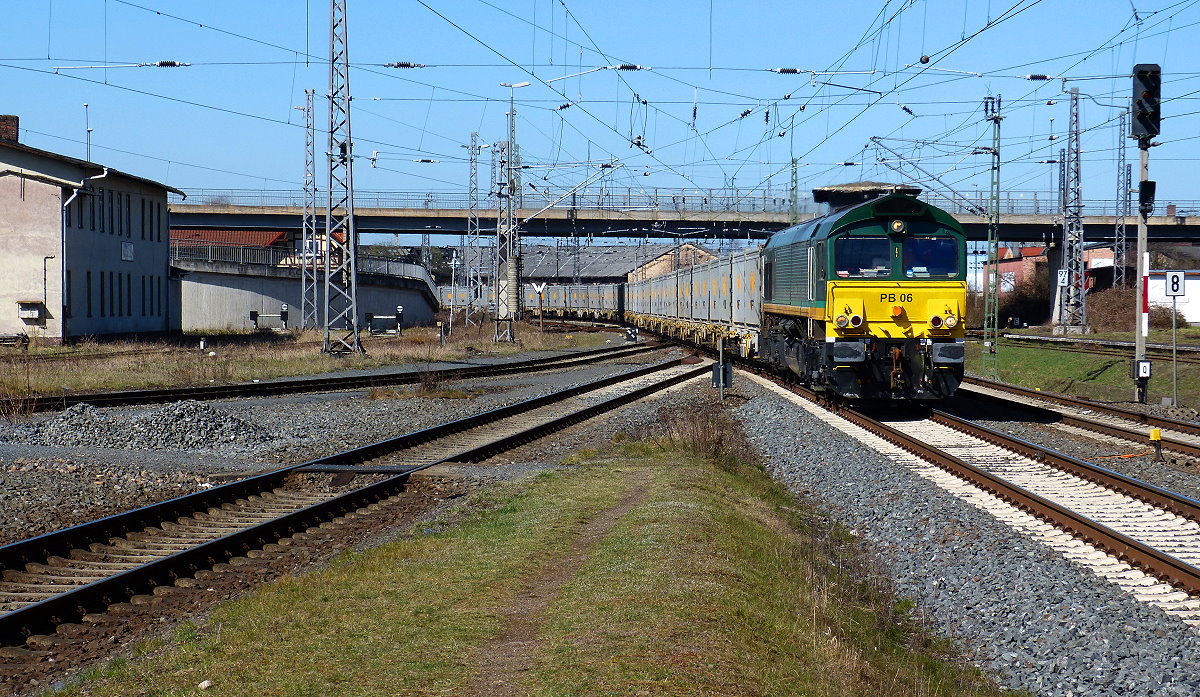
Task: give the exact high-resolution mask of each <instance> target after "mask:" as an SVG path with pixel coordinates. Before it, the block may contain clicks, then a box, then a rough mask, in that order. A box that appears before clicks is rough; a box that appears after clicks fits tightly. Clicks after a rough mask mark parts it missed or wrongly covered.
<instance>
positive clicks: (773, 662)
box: [529, 413, 1011, 697]
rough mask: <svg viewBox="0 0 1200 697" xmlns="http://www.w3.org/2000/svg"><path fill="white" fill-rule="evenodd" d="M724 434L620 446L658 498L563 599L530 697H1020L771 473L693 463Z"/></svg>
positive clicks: (699, 425) (707, 427)
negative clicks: (918, 624) (963, 655)
mask: <svg viewBox="0 0 1200 697" xmlns="http://www.w3.org/2000/svg"><path fill="white" fill-rule="evenodd" d="M715 426H725V427H728V426H732V424H729V423H720V420H719V419H718V420H716V421H713V420H711V419H706V418H705V415H704V414H702V413H701V414H697V413H692V414H683V415H677V416H676V417H675V419H674V424H673V425H669V426H668V427H669V428H674V429H675V430H677V431H678V430H684V431H689V432H691V435H690V436H688V435H686V434H685V437H684V439H683V440H684V441H685V443H684V445H685V447H682V448H681V447H679V446H680V439H678V438H670V439H668V441H670V442H668V443H666V444H665V445H667V447H665V448H664V447H662V446H663V445H664V443H662V442H659V443H658V444H657V445H652V446H647V445H646V444H645V443H634V444H630V445H626V446H623V457H622V458H618V459H617V460H616V462H618V463H620V462H627V463H633V462H636V463H639V466H643V467H650V468H653V470H654V485H653V491H652V492H651V494H650V496H649V497H648V498H647V500H646V501H645V503H644V504H643V505H641V506H639V507H638V508H637V509H635V510H634V511H632V512H631V513H630V514H629V515H627V516H625V517H624V518H623V519H622V520H621V521H619V522H618V524H617V526H616V528H615V529H614V530H613V531H612V533H611V534H610V535H609V536H608V537H607V538H606V539H605V540H604V541H603V542H602V543H601V544H599V545H598V546H597V547H596V548H595V549H594V550H593V554H592V557H591V560H590V561H589V563H588V564H587V565H585V566H584V567H583V568H582V569H581V572H580V573H579V574H577V576H576V578H575V580H574V581H573V582H571V583H568V584H567V585H565V586H564V587H563V588H562V590H561V593H560V596H559V599H558V602H557V603H556V604H555V605H554V606H553V607H552V608H551V612H550V620H549V622H548V623H547V626H546V628H545V638H544V644H543V648H542V649H541V651H540V653H539V655H538V657H537V659H538V660H537V668H536V670H535V671H534V672H533V676H532V677H531V680H530V682H529V688H530V689H529V694H531V695H540V696H545V697H550V696H555V697H562V696H567V695H589V696H590V695H655V696H656V697H657V696H661V695H764V696H766V695H772V696H777V695H821V696H838V695H905V696H910V695H998V694H1002V693H1003V694H1011V693H1006V692H1003V691H1002V690H1000V689H998V688H996V687H995V686H994V685H990V684H989V683H988V682H987V681H986V680H984V679H982V678H981V676H980V675H979V674H978V673H977V672H976V671H975V670H973V669H968V668H962V667H958V666H956V665H955V664H954V663H952V662H951V661H949V660H947V658H948V656H947V655H945V654H943V651H944V650H945V649H946V648H947V645H946V644H945V643H944V642H938V641H935V640H933V639H932V638H931V637H929V636H928V635H925V634H923V633H922V632H920V631H918V630H917V629H916V628H915V627H913V626H912V625H911V624H908V623H907V621H906V620H905V618H904V614H905V612H906V610H907V608H908V607H909V604H908V603H907V602H905V601H901V600H897V599H896V598H895V597H894V596H893V595H892V594H891V592H890V590H889V585H888V584H887V583H886V582H885V581H884V580H883V579H882V578H881V577H880V576H879V575H878V574H877V573H876V572H875V570H874V569H873V568H872V567H871V565H870V563H869V562H868V561H867V560H866V559H865V558H864V557H863V556H862V555H861V554H860V553H859V552H858V550H856V549H855V546H854V544H853V542H852V540H851V538H850V537H849V536H848V535H845V534H844V533H840V532H839V531H838V530H837V529H836V528H834V527H830V526H828V525H825V524H824V523H823V522H822V519H821V518H820V517H819V516H817V515H816V514H815V513H813V512H812V511H807V510H805V509H803V508H799V507H797V506H796V502H795V500H794V498H793V497H792V496H791V495H790V494H788V493H787V492H786V490H784V489H783V488H782V487H781V486H779V485H778V484H776V483H775V482H773V481H772V480H771V479H770V478H769V477H768V476H767V475H766V474H765V472H764V471H763V470H762V468H760V467H758V466H755V465H753V464H749V463H747V462H746V461H744V460H740V459H738V458H735V457H729V456H724V457H721V458H719V459H718V460H717V461H716V462H714V460H713V459H712V458H711V457H708V458H705V457H698V456H697V455H696V453H697V452H704V453H706V454H711V452H712V451H713V450H714V448H712V447H711V446H710V445H708V444H706V443H707V441H711V440H712V438H713V436H712V435H711V434H713V433H718V432H720V431H717V430H715V429H714V427H715ZM689 437H691V438H692V439H693V440H692V441H691V444H690V445H687V444H686V441H687V439H688V438H689ZM716 449H717V450H719V449H720V448H719V447H718V448H716Z"/></svg>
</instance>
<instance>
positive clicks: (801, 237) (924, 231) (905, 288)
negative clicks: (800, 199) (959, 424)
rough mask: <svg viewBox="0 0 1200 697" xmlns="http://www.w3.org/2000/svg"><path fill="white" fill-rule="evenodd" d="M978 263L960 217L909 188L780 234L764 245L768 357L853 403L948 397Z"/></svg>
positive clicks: (760, 349)
mask: <svg viewBox="0 0 1200 697" xmlns="http://www.w3.org/2000/svg"><path fill="white" fill-rule="evenodd" d="M818 191H820V190H818ZM966 261H967V259H966V240H965V237H964V235H963V231H962V227H961V226H960V225H959V224H958V222H957V221H955V220H954V218H953V217H951V216H950V215H949V214H948V213H946V212H945V211H943V210H941V209H938V208H936V207H934V206H931V205H929V204H927V203H924V202H922V201H919V200H918V199H917V198H916V197H915V195H912V194H911V193H907V192H903V191H901V192H892V193H886V194H883V195H880V196H876V197H873V198H870V199H869V200H866V201H863V202H860V203H857V204H856V205H849V206H845V207H842V208H840V209H837V210H835V211H834V212H833V213H831V214H829V215H826V216H824V217H821V218H816V219H814V220H810V221H807V222H805V223H803V224H801V225H797V226H795V227H792V228H788V229H786V230H783V231H781V232H778V233H776V234H775V235H773V236H772V237H771V239H770V240H769V241H768V242H767V244H766V246H765V247H764V249H763V250H762V268H763V274H762V275H763V301H762V320H761V324H760V328H759V336H758V346H757V353H758V355H759V357H760V358H761V359H762V360H764V361H765V362H767V363H769V364H771V365H773V366H775V367H777V368H779V369H786V370H788V371H791V372H793V373H795V374H797V375H799V376H800V377H801V379H802V380H804V381H805V382H807V383H809V384H811V385H813V386H815V387H817V388H818V389H822V390H828V391H830V392H832V393H835V394H837V395H840V396H842V397H845V398H850V399H859V398H861V399H869V398H883V399H940V398H943V397H948V396H950V395H952V394H953V393H954V391H955V390H956V389H957V388H958V385H959V383H960V382H961V381H962V378H963V337H964V330H965V325H966V323H965V322H964V321H963V312H964V311H965V309H966V296H967V284H966Z"/></svg>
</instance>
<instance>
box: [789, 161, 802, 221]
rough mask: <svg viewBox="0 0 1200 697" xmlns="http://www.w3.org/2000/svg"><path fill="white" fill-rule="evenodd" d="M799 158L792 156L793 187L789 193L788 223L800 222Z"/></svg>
mask: <svg viewBox="0 0 1200 697" xmlns="http://www.w3.org/2000/svg"><path fill="white" fill-rule="evenodd" d="M799 162H800V161H799V160H797V159H796V158H794V157H793V158H792V188H791V191H790V192H789V194H788V224H789V225H795V224H796V223H798V222H800V179H799V176H798V173H797V171H796V169H797V167H799Z"/></svg>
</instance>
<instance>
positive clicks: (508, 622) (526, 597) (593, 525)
mask: <svg viewBox="0 0 1200 697" xmlns="http://www.w3.org/2000/svg"><path fill="white" fill-rule="evenodd" d="M628 478H629V480H630V487H629V491H628V493H626V494H625V497H624V498H622V499H621V502H620V503H618V504H617V505H616V506H614V507H612V508H610V509H608V510H606V511H604V512H602V513H600V514H599V515H597V516H595V517H594V518H592V519H591V520H589V521H588V522H587V523H586V524H585V525H584V526H583V528H582V529H581V530H580V531H579V533H578V536H577V537H576V538H575V541H574V542H573V543H572V544H571V548H570V549H569V550H568V551H567V553H566V554H564V555H562V556H560V557H557V558H555V559H551V560H550V561H548V562H547V563H546V564H545V565H544V566H543V567H542V568H541V569H540V570H539V571H538V573H537V575H536V576H534V577H533V578H530V579H528V580H527V581H525V582H524V584H523V587H522V588H521V590H519V591H518V592H517V595H516V597H515V598H514V599H513V602H512V604H511V605H510V606H508V607H507V608H505V609H504V612H503V620H502V624H503V626H504V630H503V631H502V632H501V634H500V636H498V637H496V639H494V640H493V641H492V642H491V643H490V644H488V645H487V646H484V647H483V649H482V650H481V651H480V653H479V657H478V659H477V660H476V661H475V669H474V675H473V676H472V677H471V682H470V684H469V686H468V688H467V693H466V694H467V697H518V696H520V695H524V694H525V692H524V691H523V689H522V687H521V685H520V681H521V675H522V674H523V673H524V672H525V671H528V670H529V669H530V668H531V667H532V664H533V658H532V657H533V653H534V652H535V651H536V650H537V648H538V647H539V646H540V644H541V640H540V639H538V635H539V634H540V630H541V627H542V624H543V622H544V621H545V613H546V609H547V608H548V607H549V606H550V603H552V602H554V599H555V597H557V596H558V590H559V588H561V587H562V586H563V584H565V583H567V582H568V581H570V580H571V579H572V578H573V577H574V576H575V574H576V573H577V572H578V571H579V569H580V567H582V566H583V565H584V563H585V562H587V560H588V557H589V555H590V553H591V550H592V547H594V546H596V543H598V542H599V541H600V540H602V539H603V538H604V536H605V535H607V534H608V531H609V530H611V529H612V527H613V525H615V524H616V522H617V520H618V519H619V518H620V517H621V516H623V515H625V514H626V513H628V512H629V511H630V510H632V509H633V507H634V506H636V505H638V504H639V503H641V502H642V500H643V499H645V498H646V494H647V490H646V485H647V484H648V483H649V481H650V473H649V472H647V471H645V470H637V471H634V472H631V473H630V474H629V477H628Z"/></svg>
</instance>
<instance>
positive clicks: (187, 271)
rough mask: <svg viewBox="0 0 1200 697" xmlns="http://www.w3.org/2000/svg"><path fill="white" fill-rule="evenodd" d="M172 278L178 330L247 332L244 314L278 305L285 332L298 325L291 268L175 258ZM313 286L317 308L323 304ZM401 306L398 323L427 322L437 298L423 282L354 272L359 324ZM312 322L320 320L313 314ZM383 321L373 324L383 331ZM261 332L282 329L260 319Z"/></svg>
mask: <svg viewBox="0 0 1200 697" xmlns="http://www.w3.org/2000/svg"><path fill="white" fill-rule="evenodd" d="M172 265H173V269H172V275H173V276H174V277H176V278H177V279H178V280H177V288H178V290H177V295H176V296H175V297H177V298H178V302H179V316H180V318H181V322H182V327H183V330H184V331H216V330H246V329H253V328H254V325H253V324H252V323H251V322H250V311H251V310H254V311H256V312H258V313H260V314H265V315H278V314H279V309H280V305H281V304H283V303H287V305H288V314H289V316H288V323H287V326H288V328H290V329H298V328H299V327H300V320H301V317H300V275H299V271H298V270H295V269H280V268H272V267H265V266H264V267H252V266H240V265H237V264H220V263H206V262H189V261H186V260H176V261H174V262H172ZM322 290H323V289H322V288H321V286H320V284H318V298H317V305H318V309H320V308H321V306H322V303H323V302H324V300H323V297H324V296H323V294H322ZM397 305H403V306H404V324H405V325H406V326H407V325H412V324H428V323H431V322H432V321H433V316H434V313H435V312H436V311H437V299H436V297H434V296H433V294H432V293H431V292H430V290H429V287H428V285H427V284H426V283H424V282H422V281H418V280H416V279H409V278H399V277H394V276H382V275H376V274H359V279H358V313H359V321H360V322H361V321H362V320H363V317H364V316H365V315H366V313H368V312H370V313H372V314H374V315H378V316H384V315H394V314H395V313H396V306H397ZM317 321H318V323H320V322H321V321H322V318H321V317H320V316H319V315H318V318H317ZM385 324H387V323H385V322H377V323H376V325H375V326H376V327H377V328H378V327H383V326H384V325H385ZM259 326H260V327H264V328H279V327H282V325H281V323H280V320H279V318H277V317H264V318H261V319H260V321H259Z"/></svg>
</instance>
